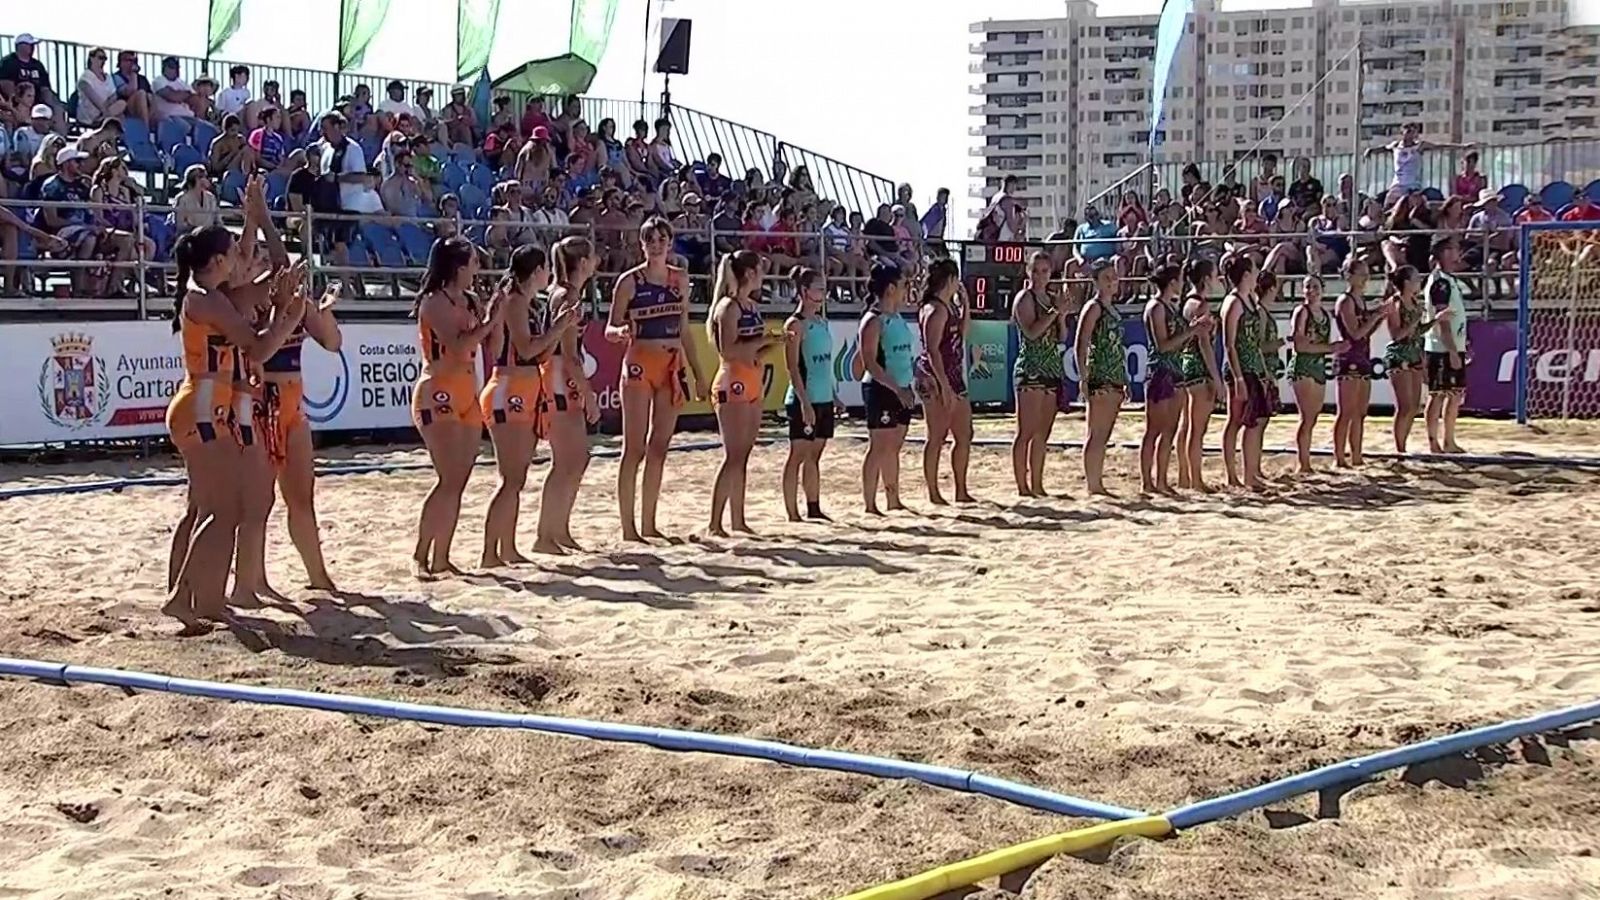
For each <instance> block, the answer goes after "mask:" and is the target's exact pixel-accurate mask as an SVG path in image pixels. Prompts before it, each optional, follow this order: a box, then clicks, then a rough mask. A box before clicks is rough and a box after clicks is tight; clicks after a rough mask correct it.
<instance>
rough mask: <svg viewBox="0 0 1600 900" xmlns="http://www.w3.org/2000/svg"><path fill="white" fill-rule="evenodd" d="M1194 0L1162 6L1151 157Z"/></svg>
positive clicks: (1152, 106) (1152, 96) (1152, 101)
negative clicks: (1168, 87)
mask: <svg viewBox="0 0 1600 900" xmlns="http://www.w3.org/2000/svg"><path fill="white" fill-rule="evenodd" d="M1193 11H1194V0H1166V2H1164V3H1162V4H1161V20H1160V21H1159V23H1158V24H1157V25H1156V58H1155V64H1156V70H1155V87H1154V88H1153V89H1152V90H1151V91H1150V155H1151V159H1152V160H1153V159H1154V157H1155V152H1156V131H1157V130H1158V129H1160V128H1161V114H1162V107H1163V106H1164V105H1165V104H1166V100H1167V81H1168V79H1170V78H1171V77H1172V65H1173V63H1175V62H1177V61H1178V48H1179V47H1180V46H1182V45H1183V33H1184V31H1186V30H1187V29H1188V25H1189V13H1191V12H1193Z"/></svg>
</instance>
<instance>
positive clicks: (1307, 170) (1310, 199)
mask: <svg viewBox="0 0 1600 900" xmlns="http://www.w3.org/2000/svg"><path fill="white" fill-rule="evenodd" d="M1289 202H1291V203H1293V204H1294V205H1295V206H1298V207H1300V209H1301V210H1314V209H1320V208H1321V206H1322V182H1321V181H1318V180H1317V177H1316V176H1315V175H1312V174H1311V160H1310V159H1308V158H1306V157H1304V156H1301V157H1298V158H1296V159H1295V161H1294V182H1293V183H1291V184H1290V185H1289Z"/></svg>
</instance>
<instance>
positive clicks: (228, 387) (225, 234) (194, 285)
mask: <svg viewBox="0 0 1600 900" xmlns="http://www.w3.org/2000/svg"><path fill="white" fill-rule="evenodd" d="M173 255H174V259H175V261H176V263H177V268H178V296H177V298H176V300H175V302H174V304H173V329H174V330H175V331H177V332H178V333H179V335H180V337H181V340H182V344H183V359H184V380H183V384H182V385H181V386H180V387H179V388H178V391H177V393H176V394H174V395H173V398H172V401H171V403H170V404H169V405H168V407H167V428H168V430H169V431H170V432H171V435H172V442H173V444H174V445H176V446H177V448H178V451H179V453H180V454H182V456H183V462H184V468H185V470H186V471H187V473H188V477H189V503H188V510H187V511H186V512H185V514H184V517H183V520H182V521H181V522H180V523H179V525H178V530H177V533H176V534H175V535H174V537H173V548H172V564H171V566H170V568H169V573H168V574H169V582H170V584H169V587H170V593H169V596H168V599H167V603H166V605H165V606H164V607H163V608H162V611H163V612H164V613H166V614H167V615H170V616H172V617H173V618H175V619H177V620H179V621H180V622H182V623H183V626H184V627H183V630H182V631H181V632H180V633H181V634H184V635H190V634H201V633H204V632H205V631H207V630H209V628H208V626H207V625H206V622H207V621H208V620H209V621H217V620H221V619H223V618H224V617H225V616H226V614H227V613H226V606H227V602H226V591H227V584H228V567H229V566H228V564H229V562H230V561H231V560H232V558H233V546H234V536H235V531H236V529H237V528H238V526H239V521H240V510H241V504H242V496H241V490H240V486H239V481H238V478H239V468H240V463H241V458H242V456H241V446H242V444H243V442H244V440H245V439H246V438H247V437H253V436H251V435H248V434H247V433H246V432H245V430H244V429H245V428H248V427H249V425H248V423H247V422H246V423H239V422H238V421H237V419H238V416H237V413H236V411H235V410H236V408H237V407H236V403H235V401H236V398H235V397H234V396H233V379H234V370H235V367H236V366H237V365H238V355H239V353H240V352H243V353H245V354H247V355H248V356H250V357H253V358H261V359H265V358H267V357H270V356H272V354H274V353H276V352H277V350H278V348H279V347H280V346H282V345H283V342H284V340H285V339H286V338H287V337H288V336H289V334H290V333H291V332H292V331H294V329H295V328H296V327H297V326H298V325H299V324H300V320H301V318H302V316H303V315H304V314H305V306H306V301H305V294H304V293H303V292H301V291H300V290H299V289H298V286H297V285H296V284H295V283H293V282H292V281H291V280H290V273H289V272H280V273H279V274H278V275H277V276H276V277H275V278H274V279H273V281H272V284H271V286H270V289H269V296H270V297H271V310H270V312H269V314H268V324H267V325H266V327H265V328H260V329H257V328H255V327H253V326H252V325H251V324H250V322H249V321H248V320H246V319H245V317H244V316H241V315H240V314H239V312H238V309H237V308H236V306H235V305H234V302H233V300H232V299H231V298H230V297H229V295H228V294H227V292H226V290H225V288H226V286H227V285H228V284H230V283H231V282H232V281H233V279H234V277H235V273H236V272H242V271H243V269H242V265H243V264H242V263H241V253H240V248H239V246H238V244H236V243H235V241H234V237H233V235H232V233H230V232H229V231H228V230H227V229H225V228H223V227H221V226H219V225H208V226H205V227H202V228H198V229H196V230H194V231H192V232H189V233H188V234H185V235H183V236H182V237H180V238H179V239H178V242H177V244H176V245H175V246H174V248H173Z"/></svg>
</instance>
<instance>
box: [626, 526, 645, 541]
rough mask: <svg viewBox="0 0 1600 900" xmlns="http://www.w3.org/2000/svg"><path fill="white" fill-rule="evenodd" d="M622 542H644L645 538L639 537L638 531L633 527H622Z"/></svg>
mask: <svg viewBox="0 0 1600 900" xmlns="http://www.w3.org/2000/svg"><path fill="white" fill-rule="evenodd" d="M622 542H623V543H624V544H642V543H644V542H645V540H644V538H642V537H640V536H639V532H637V531H635V530H634V529H632V528H624V529H622Z"/></svg>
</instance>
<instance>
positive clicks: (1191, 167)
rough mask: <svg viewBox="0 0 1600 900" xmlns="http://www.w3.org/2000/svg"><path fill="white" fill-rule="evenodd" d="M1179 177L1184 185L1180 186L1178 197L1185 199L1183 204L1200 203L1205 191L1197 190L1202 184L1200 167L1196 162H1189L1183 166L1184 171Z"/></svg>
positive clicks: (1193, 204)
mask: <svg viewBox="0 0 1600 900" xmlns="http://www.w3.org/2000/svg"><path fill="white" fill-rule="evenodd" d="M1178 177H1179V179H1180V180H1181V181H1182V186H1181V187H1179V188H1178V197H1179V199H1181V200H1182V201H1183V205H1184V206H1195V205H1197V204H1199V203H1200V201H1201V199H1202V198H1203V197H1204V196H1205V192H1204V191H1196V190H1195V189H1196V188H1197V187H1199V186H1200V184H1201V180H1200V167H1199V166H1197V165H1195V164H1194V163H1188V164H1187V165H1185V166H1184V167H1183V172H1182V173H1180V174H1179V176H1178Z"/></svg>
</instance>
